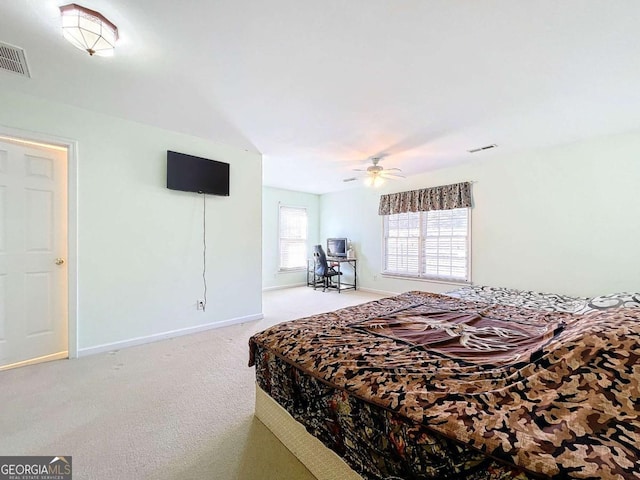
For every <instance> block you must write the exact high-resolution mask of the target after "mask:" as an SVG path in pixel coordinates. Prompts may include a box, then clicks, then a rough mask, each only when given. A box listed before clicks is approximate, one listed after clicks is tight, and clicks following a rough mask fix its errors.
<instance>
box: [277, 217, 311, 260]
mask: <svg viewBox="0 0 640 480" xmlns="http://www.w3.org/2000/svg"><path fill="white" fill-rule="evenodd" d="M278 218H279V222H278V224H279V237H280V241H279V244H280V270H298V269H301V268H306V267H307V209H306V208H304V207H285V206H282V205H281V206H280V212H279V216H278Z"/></svg>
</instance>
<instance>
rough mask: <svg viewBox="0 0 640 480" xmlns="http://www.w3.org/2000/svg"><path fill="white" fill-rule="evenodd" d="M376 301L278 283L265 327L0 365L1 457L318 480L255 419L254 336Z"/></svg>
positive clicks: (76, 466) (166, 472)
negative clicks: (1, 369) (8, 366)
mask: <svg viewBox="0 0 640 480" xmlns="http://www.w3.org/2000/svg"><path fill="white" fill-rule="evenodd" d="M377 298H380V295H377V294H372V293H366V292H361V291H358V292H353V291H351V292H343V293H340V294H338V293H336V292H326V293H322V292H320V291H313V290H312V289H310V288H306V287H300V288H293V289H288V290H276V291H271V292H267V293H265V295H264V306H263V310H264V313H265V318H264V319H263V320H262V321H259V322H252V323H246V324H241V325H235V326H231V327H226V328H220V329H215V330H210V331H207V332H203V333H198V334H194V335H189V336H184V337H178V338H174V339H171V340H165V341H161V342H156V343H151V344H147V345H142V346H139V347H131V348H127V349H123V350H119V351H114V352H110V353H106V354H99V355H93V356H89V357H84V358H81V359H78V360H58V361H54V362H49V363H43V364H39V365H33V366H28V367H22V368H18V369H14V370H9V371H5V372H0V455H71V456H73V478H74V479H75V480H84V479H87V480H89V479H91V480H103V479H104V480H114V479H119V480H128V479H131V480H140V479H158V480H160V479H163V480H166V479H176V480H177V479H184V480H190V479H194V480H195V479H215V480H226V479H237V480H254V479H255V480H298V479H299V480H313V478H314V477H313V476H312V475H311V474H310V473H309V472H308V471H307V470H306V468H305V467H304V466H303V465H302V464H301V463H300V462H298V461H297V460H296V458H295V457H293V455H291V453H290V452H289V451H288V450H287V449H286V448H285V447H284V446H283V445H282V444H281V443H280V442H279V441H278V440H277V439H276V438H275V437H274V436H273V435H272V434H271V432H269V430H267V428H266V427H265V426H264V425H262V423H260V422H259V421H258V420H256V419H255V418H254V417H253V408H254V398H255V391H254V369H253V368H248V367H247V361H248V351H247V349H248V347H247V341H248V339H249V337H250V336H251V335H252V334H253V333H254V332H257V331H259V330H262V329H264V328H266V327H268V326H269V325H273V324H276V323H280V322H282V321H285V320H291V319H294V318H298V317H302V316H306V315H310V314H313V313H319V312H323V311H329V310H335V309H336V308H341V307H344V306H348V305H354V304H358V303H363V302H366V301H369V300H374V299H377Z"/></svg>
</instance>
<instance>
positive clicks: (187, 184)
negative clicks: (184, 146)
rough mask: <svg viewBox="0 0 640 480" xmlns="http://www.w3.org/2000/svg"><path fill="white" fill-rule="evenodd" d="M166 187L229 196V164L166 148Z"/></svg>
mask: <svg viewBox="0 0 640 480" xmlns="http://www.w3.org/2000/svg"><path fill="white" fill-rule="evenodd" d="M167 188H170V189H171V190H182V191H184V192H198V193H208V194H211V195H221V196H225V197H228V196H229V164H228V163H224V162H218V161H216V160H209V159H207V158H201V157H194V156H193V155H187V154H186V153H178V152H172V151H171V150H167Z"/></svg>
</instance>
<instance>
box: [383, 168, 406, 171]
mask: <svg viewBox="0 0 640 480" xmlns="http://www.w3.org/2000/svg"><path fill="white" fill-rule="evenodd" d="M384 171H385V172H393V171H395V172H401V171H402V170H400V169H399V168H385V169H384Z"/></svg>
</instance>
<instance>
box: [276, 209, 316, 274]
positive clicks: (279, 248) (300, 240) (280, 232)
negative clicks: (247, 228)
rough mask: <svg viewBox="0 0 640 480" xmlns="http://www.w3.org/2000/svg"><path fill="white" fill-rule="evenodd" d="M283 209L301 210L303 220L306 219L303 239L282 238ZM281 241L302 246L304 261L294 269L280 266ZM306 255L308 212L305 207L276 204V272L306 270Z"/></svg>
mask: <svg viewBox="0 0 640 480" xmlns="http://www.w3.org/2000/svg"><path fill="white" fill-rule="evenodd" d="M283 209H289V210H302V211H304V215H305V219H306V228H305V232H304V234H305V235H304V239H294V238H283V236H282V228H281V227H282V211H283ZM283 239H284V240H285V241H288V242H295V241H296V240H298V241H297V242H296V243H301V244H302V245H304V252H305V253H304V260H303V263H302V264H301V265H300V266H296V267H283V266H282V247H283ZM308 253H309V212H308V209H307V207H302V206H298V205H284V204H278V272H284V273H286V272H298V271H304V270H306V269H307V261H308Z"/></svg>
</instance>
